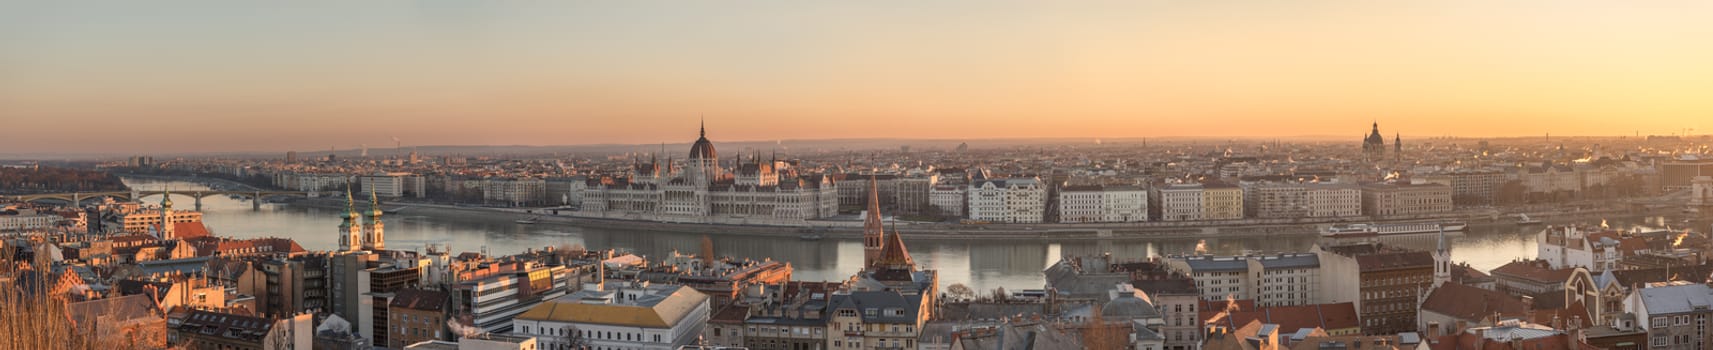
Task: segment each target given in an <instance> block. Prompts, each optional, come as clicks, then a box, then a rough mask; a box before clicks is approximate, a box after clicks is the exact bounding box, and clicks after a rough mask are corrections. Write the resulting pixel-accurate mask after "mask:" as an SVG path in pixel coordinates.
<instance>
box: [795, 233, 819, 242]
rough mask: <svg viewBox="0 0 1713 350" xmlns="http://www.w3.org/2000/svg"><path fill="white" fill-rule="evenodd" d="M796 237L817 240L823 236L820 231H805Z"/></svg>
mask: <svg viewBox="0 0 1713 350" xmlns="http://www.w3.org/2000/svg"><path fill="white" fill-rule="evenodd" d="M797 238H798V239H801V240H805V241H819V240H821V238H825V237H822V236H821V234H820V233H805V234H803V235H801V236H797Z"/></svg>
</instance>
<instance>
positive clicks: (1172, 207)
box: [1154, 183, 1206, 221]
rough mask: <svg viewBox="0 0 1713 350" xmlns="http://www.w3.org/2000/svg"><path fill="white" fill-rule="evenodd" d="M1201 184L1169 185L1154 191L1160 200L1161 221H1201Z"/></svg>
mask: <svg viewBox="0 0 1713 350" xmlns="http://www.w3.org/2000/svg"><path fill="white" fill-rule="evenodd" d="M1203 190H1204V188H1203V187H1202V185H1201V184H1196V183H1188V184H1168V185H1165V186H1161V187H1158V188H1157V189H1156V190H1154V196H1155V197H1158V198H1160V199H1159V204H1160V205H1159V207H1160V220H1161V221H1195V220H1201V219H1202V217H1201V215H1202V209H1203V208H1204V206H1203V205H1202V200H1204V199H1206V198H1205V196H1204V195H1203V194H1202V192H1203Z"/></svg>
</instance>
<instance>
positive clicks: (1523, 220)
mask: <svg viewBox="0 0 1713 350" xmlns="http://www.w3.org/2000/svg"><path fill="white" fill-rule="evenodd" d="M1540 223H1541V221H1540V219H1535V218H1531V217H1529V214H1523V213H1517V224H1518V225H1536V224H1540Z"/></svg>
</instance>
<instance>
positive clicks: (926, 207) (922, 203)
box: [894, 173, 940, 215]
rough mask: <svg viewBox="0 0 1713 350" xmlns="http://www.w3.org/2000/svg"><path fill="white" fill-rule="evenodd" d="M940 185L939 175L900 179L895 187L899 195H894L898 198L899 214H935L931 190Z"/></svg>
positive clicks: (930, 174)
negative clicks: (930, 196)
mask: <svg viewBox="0 0 1713 350" xmlns="http://www.w3.org/2000/svg"><path fill="white" fill-rule="evenodd" d="M939 183H940V176H939V174H933V173H929V174H925V175H921V176H905V177H900V178H898V185H897V186H895V187H896V188H897V190H896V191H897V193H896V194H895V195H894V197H897V202H896V203H895V205H896V208H897V210H898V213H899V214H906V215H920V214H927V213H931V212H933V211H934V207H933V206H932V205H933V202H932V200H931V199H930V198H929V192H930V191H929V190H931V189H933V188H934V186H936V185H939Z"/></svg>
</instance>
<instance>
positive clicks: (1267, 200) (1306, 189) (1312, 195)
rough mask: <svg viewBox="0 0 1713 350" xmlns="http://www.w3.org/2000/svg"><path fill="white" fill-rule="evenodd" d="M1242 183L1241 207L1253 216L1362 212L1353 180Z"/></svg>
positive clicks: (1312, 215) (1350, 213) (1359, 192)
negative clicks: (1351, 182) (1340, 181)
mask: <svg viewBox="0 0 1713 350" xmlns="http://www.w3.org/2000/svg"><path fill="white" fill-rule="evenodd" d="M1242 186H1243V209H1244V211H1245V212H1246V213H1247V214H1248V216H1249V217H1252V218H1300V217H1342V216H1359V215H1362V188H1361V187H1359V186H1357V185H1356V184H1340V183H1288V182H1247V183H1244V184H1243V185H1242Z"/></svg>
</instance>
